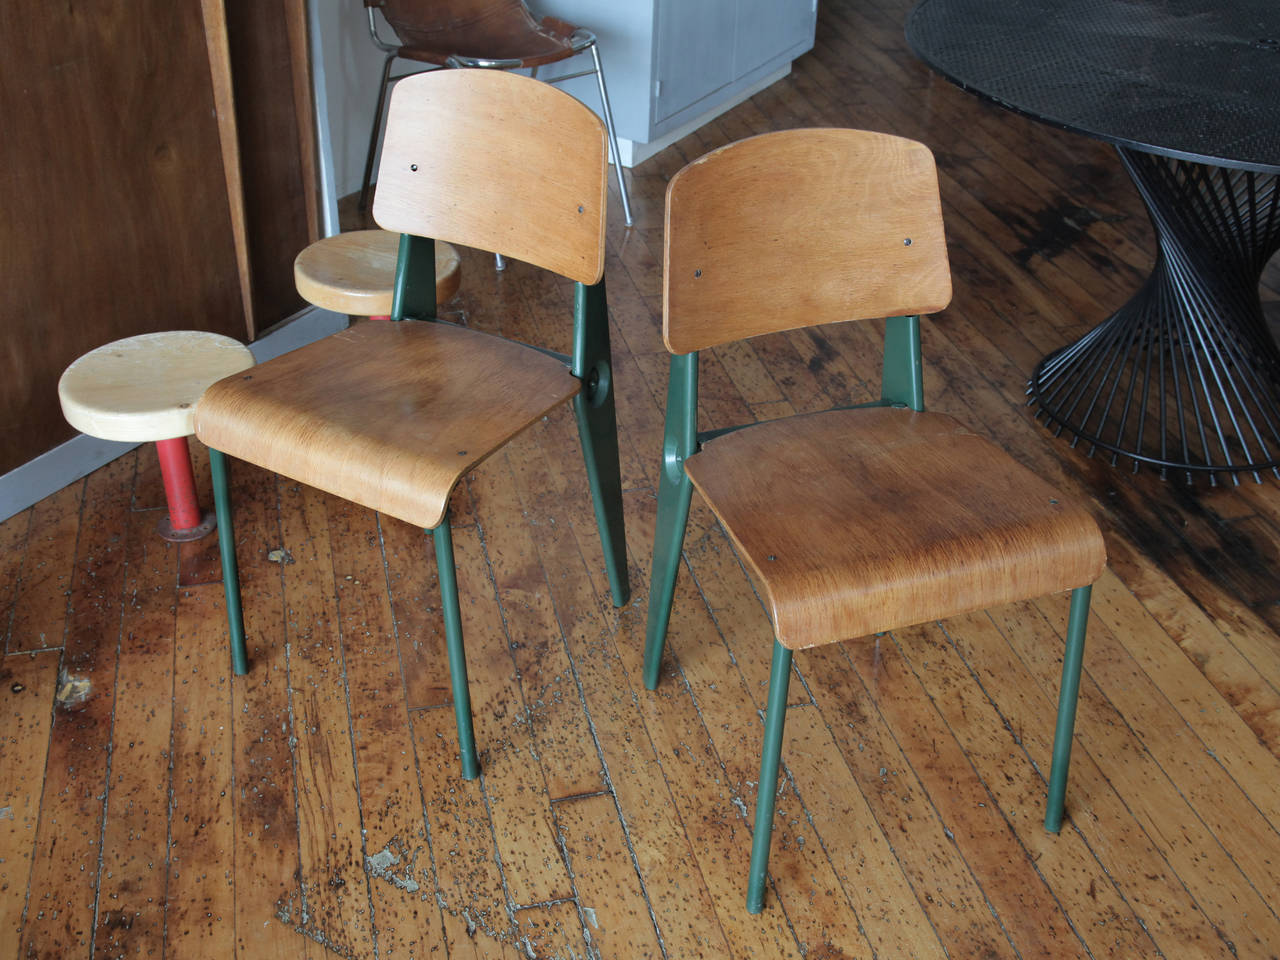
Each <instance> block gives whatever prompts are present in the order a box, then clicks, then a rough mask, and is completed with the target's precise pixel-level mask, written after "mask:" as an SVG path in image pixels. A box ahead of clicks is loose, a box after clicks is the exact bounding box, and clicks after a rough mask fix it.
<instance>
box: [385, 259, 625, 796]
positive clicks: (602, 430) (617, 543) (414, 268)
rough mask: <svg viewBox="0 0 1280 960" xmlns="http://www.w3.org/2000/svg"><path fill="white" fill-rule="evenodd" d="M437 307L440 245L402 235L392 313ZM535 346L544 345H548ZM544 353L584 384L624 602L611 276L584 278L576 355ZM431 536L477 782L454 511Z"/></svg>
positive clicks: (464, 753) (462, 733)
mask: <svg viewBox="0 0 1280 960" xmlns="http://www.w3.org/2000/svg"><path fill="white" fill-rule="evenodd" d="M436 311H437V308H436V285H435V243H434V241H433V240H431V239H430V238H427V237H415V236H410V235H407V234H406V235H401V237H400V251H399V259H398V260H397V262H396V276H395V286H394V289H393V293H392V302H391V319H392V320H393V321H394V320H403V319H415V320H428V321H438V320H439V318H438V316H437V312H436ZM527 346H528V345H527ZM534 349H537V350H542V348H540V347H534ZM542 352H543V353H547V354H550V355H551V356H554V357H557V358H558V359H560V360H562V361H564V362H565V363H566V364H567V365H568V366H569V368H570V370H571V371H572V373H573V375H574V376H575V377H577V378H578V379H579V380H581V381H582V390H581V391H580V392H579V393H578V395H577V396H575V397H574V400H573V409H574V414H575V415H576V417H577V421H578V436H579V438H580V439H581V441H582V454H583V459H584V461H585V462H586V469H587V481H588V483H589V484H590V487H591V499H592V503H593V505H594V507H595V515H596V525H597V527H598V528H599V531H600V543H601V546H602V547H603V549H604V559H605V568H606V570H607V571H608V575H609V587H610V592H611V593H612V595H613V602H614V604H615V605H616V606H622V605H624V604H625V603H626V602H627V601H628V599H630V584H629V582H628V577H627V541H626V530H625V527H624V524H623V515H622V470H621V467H620V461H619V454H618V427H617V413H616V410H615V406H614V392H613V367H612V363H611V359H610V358H611V354H610V344H609V310H608V303H607V300H606V297H605V286H604V280H603V279H601V280H600V282H598V283H596V284H592V285H586V284H582V283H579V284H577V287H576V290H575V293H574V302H573V356H572V357H567V356H565V355H563V354H559V353H555V352H554V351H550V350H542ZM431 536H432V541H433V542H434V544H435V553H436V566H437V568H438V570H439V577H440V596H441V601H442V606H443V610H444V621H445V645H446V648H447V651H448V657H449V677H450V685H451V687H452V690H453V710H454V719H455V721H456V723H457V728H458V749H459V754H460V756H461V760H462V776H463V777H464V778H465V779H467V780H474V779H475V778H476V777H478V776H479V775H480V762H479V757H478V756H477V754H476V744H475V729H474V724H473V722H472V716H471V694H470V691H469V689H468V687H467V661H466V648H465V645H464V643H463V637H462V616H461V611H460V608H459V602H458V582H457V570H456V567H455V565H454V558H453V536H452V534H451V532H450V529H449V517H448V514H447V513H446V515H445V517H444V519H443V520H441V522H440V524H439V526H437V527H435V528H434V529H433V530H432V531H431Z"/></svg>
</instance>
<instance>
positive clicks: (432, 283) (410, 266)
mask: <svg viewBox="0 0 1280 960" xmlns="http://www.w3.org/2000/svg"><path fill="white" fill-rule="evenodd" d="M435 318H436V243H435V241H434V240H432V239H431V238H430V237H415V236H413V235H411V234H408V233H402V234H400V252H399V255H398V256H397V257H396V278H395V284H394V286H393V287H392V288H391V319H392V320H434V319H435Z"/></svg>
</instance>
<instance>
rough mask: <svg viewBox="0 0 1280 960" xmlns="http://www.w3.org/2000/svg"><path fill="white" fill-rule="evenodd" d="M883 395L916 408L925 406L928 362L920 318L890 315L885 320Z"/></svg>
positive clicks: (881, 387)
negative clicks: (924, 357)
mask: <svg viewBox="0 0 1280 960" xmlns="http://www.w3.org/2000/svg"><path fill="white" fill-rule="evenodd" d="M880 396H881V397H882V398H883V399H885V400H888V401H889V402H891V403H902V404H905V405H906V406H908V407H910V408H911V409H912V410H923V409H924V364H923V362H922V361H921V359H920V318H919V317H889V318H888V319H887V320H885V324H884V368H883V374H882V376H881V380H880Z"/></svg>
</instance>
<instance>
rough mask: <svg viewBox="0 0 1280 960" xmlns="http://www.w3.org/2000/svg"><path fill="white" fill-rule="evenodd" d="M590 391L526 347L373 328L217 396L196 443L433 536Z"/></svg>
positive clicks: (463, 334)
mask: <svg viewBox="0 0 1280 960" xmlns="http://www.w3.org/2000/svg"><path fill="white" fill-rule="evenodd" d="M579 388H580V384H579V381H578V380H577V379H576V378H574V377H573V376H572V375H571V374H570V373H569V370H568V368H567V367H566V366H565V365H564V364H563V363H562V362H560V361H559V360H556V359H555V358H553V357H549V356H547V355H545V354H541V353H538V352H537V351H534V350H531V349H530V348H528V347H524V346H522V345H520V344H515V343H510V342H507V341H504V340H499V339H496V338H493V337H488V336H486V335H484V334H480V333H476V332H474V331H471V330H467V329H464V328H462V327H455V326H451V325H448V324H438V323H424V322H419V321H413V320H404V321H400V322H392V321H378V320H370V321H366V322H364V323H361V324H357V325H356V326H354V327H352V328H350V329H349V330H345V331H342V332H341V333H336V334H334V335H333V336H331V337H327V338H325V339H324V340H320V341H318V342H316V343H312V344H308V345H307V346H305V347H301V348H299V349H298V350H294V351H293V352H292V353H288V354H285V355H284V356H282V357H278V358H277V359H275V360H273V361H271V362H270V363H267V364H263V365H262V366H260V367H258V368H256V369H255V370H254V371H253V372H252V373H251V374H246V375H244V376H242V377H235V378H230V379H227V380H223V381H220V382H219V383H216V384H214V385H213V386H212V387H211V388H209V390H208V391H206V392H205V394H204V396H203V397H202V398H201V401H200V403H199V405H198V406H197V409H196V434H197V436H198V437H199V438H200V439H201V441H203V442H204V443H206V444H208V445H209V446H211V447H213V448H215V449H218V450H222V451H223V452H224V453H228V454H230V455H231V456H233V457H237V458H238V459H241V460H247V461H249V462H250V463H255V464H257V465H258V466H262V467H266V468H267V469H269V470H274V471H276V472H278V473H281V474H283V475H285V476H288V477H293V478H295V479H297V480H299V481H301V482H302V483H307V484H310V485H312V486H316V487H319V488H321V489H323V490H327V491H328V492H330V493H332V494H335V495H337V496H340V497H342V498H343V499H345V500H352V501H355V502H356V503H360V504H363V505H364V506H367V507H372V508H373V509H375V510H379V511H381V512H383V513H388V514H390V515H391V516H393V517H398V518H399V519H401V520H405V521H406V522H409V523H413V524H416V525H417V526H421V527H428V528H430V527H435V526H436V525H437V524H439V523H440V520H441V517H442V516H443V515H444V510H445V506H446V505H447V503H448V498H449V494H450V492H451V491H452V490H453V487H454V485H455V484H456V483H457V482H458V480H459V479H460V478H461V477H462V476H463V475H465V474H466V473H467V472H469V471H470V470H471V469H472V468H474V467H475V465H476V464H478V463H480V462H481V461H482V460H484V459H485V458H486V457H488V456H489V455H490V454H491V453H492V452H493V451H494V450H496V449H498V448H499V447H501V446H502V445H503V444H504V443H506V442H507V441H508V440H510V439H511V438H512V437H513V436H515V435H516V434H517V433H519V432H520V431H521V430H523V429H525V428H526V427H527V426H528V425H529V424H531V423H533V422H534V421H536V420H537V419H538V418H539V417H541V416H542V415H543V414H544V413H546V412H547V411H548V410H549V409H551V408H552V407H554V406H556V405H557V404H559V403H562V402H564V401H565V400H567V399H568V398H570V397H572V396H573V395H574V394H576V393H577V392H578V390H579Z"/></svg>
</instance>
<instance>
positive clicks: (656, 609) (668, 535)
mask: <svg viewBox="0 0 1280 960" xmlns="http://www.w3.org/2000/svg"><path fill="white" fill-rule="evenodd" d="M692 498H693V483H692V481H690V479H689V478H688V476H686V475H685V472H684V469H683V468H681V469H680V476H679V478H673V477H672V476H671V475H670V473H669V472H668V471H666V470H663V471H662V478H661V479H660V480H659V481H658V525H657V530H655V531H654V536H653V575H652V577H651V578H650V581H649V615H648V617H647V618H646V620H645V636H644V685H645V686H646V687H648V688H649V689H650V690H653V689H655V688H656V687H657V686H658V672H659V670H660V669H661V667H662V648H663V647H664V646H666V642H667V624H668V623H669V622H670V621H671V603H672V598H673V597H674V596H675V592H676V576H677V575H678V574H679V572H680V551H681V550H682V549H683V547H684V530H685V526H686V525H687V524H688V522H689V502H690V500H692Z"/></svg>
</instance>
